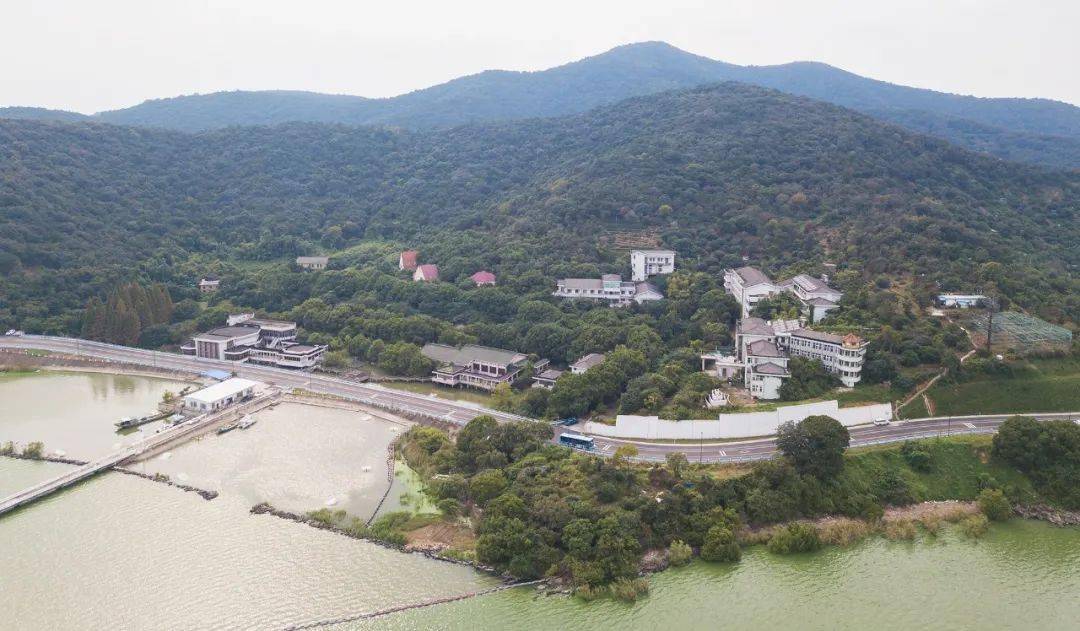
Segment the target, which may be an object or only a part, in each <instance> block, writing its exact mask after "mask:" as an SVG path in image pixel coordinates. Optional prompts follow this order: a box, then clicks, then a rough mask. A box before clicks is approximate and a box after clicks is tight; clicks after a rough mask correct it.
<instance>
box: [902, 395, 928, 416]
mask: <svg viewBox="0 0 1080 631" xmlns="http://www.w3.org/2000/svg"><path fill="white" fill-rule="evenodd" d="M898 416H899V417H900V418H927V417H929V416H930V410H927V409H926V401H924V400H923V398H922V397H921V396H918V397H915V398H914V399H913V400H912V401H911V403H908V404H907V405H905V406H904V407H902V408H900V412H899V414H898Z"/></svg>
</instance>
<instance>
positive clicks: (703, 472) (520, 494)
mask: <svg viewBox="0 0 1080 631" xmlns="http://www.w3.org/2000/svg"><path fill="white" fill-rule="evenodd" d="M1032 423H1034V421H1028V420H1026V419H1023V418H1015V419H1011V420H1010V421H1009V422H1008V423H1006V426H1005V427H1004V428H1003V431H1002V433H1001V434H1000V435H999V436H1000V439H995V440H994V442H993V443H992V444H991V441H990V440H989V439H988V438H964V439H952V440H926V441H918V442H909V443H904V444H903V445H900V446H896V447H877V448H870V449H863V450H857V451H854V452H850V453H849V452H847V446H848V442H849V437H848V433H847V430H846V428H844V427H843V426H841V425H840V424H839V423H837V422H836V421H835V420H833V419H831V418H829V417H825V416H818V417H810V418H808V419H806V420H804V421H803V422H801V423H799V424H789V425H787V426H785V427H784V428H782V430H781V433H780V436H779V438H778V444H779V446H780V448H781V450H782V452H783V454H784V456H783V457H782V458H778V459H775V460H771V461H765V462H760V463H756V464H754V465H752V466H749V467H741V468H739V469H738V470H737V471H736V472H735V473H734V474H732V475H725V474H723V471H724V470H725V469H723V468H717V467H710V466H701V465H692V464H690V463H689V462H687V460H686V458H685V457H684V456H682V455H672V456H670V457H669V458H668V460H667V462H666V463H664V464H662V465H660V464H657V465H643V464H637V463H635V462H634V461H633V460H632V458H633V455H634V452H633V450H632V449H620V450H619V451H617V452H616V453H615V454H614V455H613V456H612V457H609V458H600V457H597V456H592V455H588V454H583V453H580V452H573V451H571V450H569V449H567V448H565V447H560V446H556V445H552V444H550V443H548V442H546V441H547V439H548V438H549V437H550V429H549V428H548V427H547V426H545V425H539V424H530V423H508V424H498V423H496V422H495V421H494V420H493V419H491V418H489V417H479V418H477V419H474V420H473V421H472V422H470V423H469V424H468V425H466V426H465V427H464V428H463V429H462V430H461V431H460V432H459V433H458V435H457V436H456V440H453V439H451V438H450V437H448V436H447V435H446V434H444V433H443V432H441V431H439V430H436V429H433V428H429V427H415V428H413V429H411V430H410V431H409V432H407V433H406V434H404V435H403V437H402V442H401V445H400V448H401V452H402V454H403V455H404V457H405V458H406V460H407V461H408V463H409V464H410V465H411V466H412V467H413V468H415V469H416V470H417V471H418V472H419V473H420V474H421V476H422V477H423V478H424V479H425V480H426V481H427V488H426V492H427V493H429V494H430V495H431V496H432V498H433V499H434V500H435V501H436V502H437V503H438V505H439V506H440V507H443V506H445V507H446V509H445V511H444V512H445V518H454V519H459V518H460V519H464V520H467V522H468V523H470V524H471V526H472V528H473V530H474V532H475V533H476V535H477V538H476V544H475V557H476V559H477V560H478V561H479V562H481V563H484V564H489V565H492V566H494V567H495V568H497V569H499V570H500V571H505V572H507V573H509V574H511V575H513V576H515V577H518V578H522V579H526V578H537V577H543V576H548V577H558V578H560V579H562V580H565V581H566V582H568V583H569V584H571V585H572V586H573V587H574V588H575V590H576V591H577V593H578V594H579V595H580V596H582V597H583V598H588V599H591V598H595V597H598V596H599V595H604V594H605V593H607V594H610V595H615V596H616V597H619V598H629V595H630V594H631V593H633V592H634V591H635V590H632V589H631V588H630V585H629V584H628V583H627V582H626V581H633V580H634V579H636V578H638V577H639V573H640V571H641V569H642V559H643V556H644V557H646V558H648V557H652V556H654V553H653V552H651V551H660V553H661V556H664V557H666V562H667V563H670V564H672V565H680V564H683V563H685V562H687V561H688V560H689V558H690V557H691V556H693V555H697V556H699V557H700V558H701V559H703V560H707V561H712V562H727V563H730V562H737V561H738V560H739V558H740V557H741V547H742V546H745V545H752V544H766V545H767V546H768V548H769V550H770V551H772V552H775V553H778V554H789V553H799V552H808V551H812V550H816V549H818V548H819V547H821V546H823V545H849V544H851V543H854V542H856V541H859V540H861V539H863V538H865V537H867V536H870V535H872V534H881V535H883V536H886V537H888V538H892V539H912V538H914V537H916V536H917V534H918V533H925V534H926V536H935V535H937V534H938V533H939V531H940V529H941V527H942V525H943V524H945V523H959V522H963V526H962V529H963V531H964V532H965V533H968V534H970V535H972V536H977V535H979V534H981V533H982V532H985V530H986V523H985V522H986V519H987V518H989V519H990V520H999V519H1006V518H1008V517H1009V516H1010V515H1011V514H1012V506H1013V505H1015V504H1029V503H1036V502H1050V503H1051V504H1055V505H1058V506H1068V505H1070V504H1069V502H1071V501H1072V500H1071V496H1070V495H1069V494H1068V493H1067V492H1065V491H1066V490H1067V489H1068V488H1069V485H1070V484H1072V483H1074V482H1075V480H1074V478H1073V477H1070V476H1075V474H1076V471H1077V467H1078V466H1080V451H1071V452H1068V453H1067V454H1063V455H1062V454H1059V455H1053V454H1050V453H1047V454H1045V456H1043V457H1044V458H1046V460H1045V462H1044V461H1043V460H1039V461H1038V462H1040V463H1044V464H1047V465H1048V466H1049V468H1050V469H1052V470H1054V471H1056V472H1057V473H1055V474H1054V476H1052V477H1045V478H1044V477H1029V475H1027V474H1026V473H1025V472H1026V471H1028V469H1024V468H1023V467H1030V466H1034V465H1033V464H1032V463H1029V462H1026V461H1020V460H1017V454H1018V453H1020V452H1024V453H1027V452H1029V451H1030V446H1029V445H1027V443H1026V442H1025V441H1031V440H1035V441H1039V440H1046V438H1045V436H1042V435H1034V434H1032V433H1031V432H1032V430H1031V428H1030V427H1029V426H1030V425H1031V424H1032ZM1036 425H1037V427H1040V428H1041V427H1043V426H1044V425H1048V424H1042V423H1039V424H1036ZM1049 425H1050V427H1051V428H1052V429H1050V430H1047V431H1052V432H1060V433H1061V435H1060V436H1058V435H1057V434H1054V436H1055V442H1056V443H1061V442H1068V441H1074V440H1080V426H1076V425H1074V424H1071V423H1070V424H1064V423H1063V424H1060V425H1053V424H1049ZM1063 492H1064V494H1062V493H1063ZM954 500H962V501H961V502H959V503H957V502H956V501H954ZM927 502H929V503H927ZM905 507H907V508H905ZM984 513H985V515H984ZM976 514H977V516H976ZM646 553H649V554H646ZM605 590H606V591H605Z"/></svg>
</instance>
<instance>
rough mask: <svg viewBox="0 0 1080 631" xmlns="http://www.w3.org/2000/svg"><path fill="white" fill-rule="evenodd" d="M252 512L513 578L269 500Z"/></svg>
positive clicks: (257, 505) (504, 577)
mask: <svg viewBox="0 0 1080 631" xmlns="http://www.w3.org/2000/svg"><path fill="white" fill-rule="evenodd" d="M251 513H252V514H253V515H273V516H274V517H278V518H280V519H287V520H289V521H294V522H296V523H298V524H307V525H308V526H311V527H312V528H318V529H319V530H328V531H330V532H333V533H336V534H339V535H343V536H345V537H349V538H350V539H359V540H360V541H368V542H370V543H374V544H375V545H378V546H382V547H384V548H387V549H390V550H396V551H398V552H405V553H409V554H421V555H423V556H425V557H427V558H429V559H432V560H435V561H443V562H444V563H453V564H454V565H465V566H468V567H471V568H473V569H476V570H479V571H481V572H484V573H487V574H491V575H494V576H499V577H500V578H502V579H503V580H512V579H511V577H509V576H506V575H500V574H499V572H498V571H497V570H496V569H495V568H493V567H491V566H489V565H483V564H481V563H477V562H475V561H469V560H467V559H458V558H454V557H449V556H445V555H443V554H440V553H439V551H437V550H431V549H421V548H408V547H406V546H404V545H400V544H397V543H391V542H389V541H382V540H380V539H373V538H371V537H364V536H362V535H359V534H356V533H354V532H350V531H349V530H347V529H346V528H343V527H341V526H338V525H336V524H328V523H326V522H324V521H321V520H318V519H314V518H312V517H311V516H310V515H305V514H302V513H292V512H289V511H284V510H281V509H278V508H274V507H273V506H272V505H270V504H269V503H268V502H262V503H259V504H256V505H255V506H252V507H251Z"/></svg>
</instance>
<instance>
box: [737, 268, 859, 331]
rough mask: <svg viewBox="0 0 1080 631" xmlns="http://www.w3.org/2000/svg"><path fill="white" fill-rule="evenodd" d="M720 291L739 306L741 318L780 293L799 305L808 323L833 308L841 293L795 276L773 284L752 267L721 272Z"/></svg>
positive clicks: (805, 276)
mask: <svg viewBox="0 0 1080 631" xmlns="http://www.w3.org/2000/svg"><path fill="white" fill-rule="evenodd" d="M724 290H725V291H727V293H729V294H731V295H732V296H734V298H735V300H737V301H739V305H740V306H742V317H744V318H745V317H748V316H749V315H750V311H751V310H752V309H753V308H754V305H756V304H757V303H758V302H759V301H760V300H761V299H763V298H767V297H769V296H774V295H776V294H778V293H781V292H785V291H786V292H790V293H791V294H792V295H794V296H795V298H796V299H798V301H799V302H800V303H801V304H802V308H803V312H804V313H806V315H807V316H809V318H810V322H811V323H813V322H817V321H819V320H821V319H822V318H824V317H825V315H826V314H827V313H829V312H830V311H832V310H833V309H835V308H837V306H838V303H839V302H840V299H841V298H842V297H843V296H844V294H843V292H841V291H839V290H837V289H834V288H832V287H830V286H829V284H828V282H827V281H826V279H825V278H814V277H813V276H810V275H808V274H798V275H796V276H794V277H792V278H789V279H788V280H785V281H781V282H779V283H775V282H773V281H772V279H771V278H769V277H768V275H766V274H765V272H762V271H761V270H759V269H758V268H756V267H749V266H747V267H740V268H738V269H729V270H725V271H724Z"/></svg>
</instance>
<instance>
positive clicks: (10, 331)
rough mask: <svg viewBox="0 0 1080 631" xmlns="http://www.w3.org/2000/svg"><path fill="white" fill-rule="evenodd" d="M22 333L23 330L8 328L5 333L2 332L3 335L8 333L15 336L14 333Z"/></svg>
mask: <svg viewBox="0 0 1080 631" xmlns="http://www.w3.org/2000/svg"><path fill="white" fill-rule="evenodd" d="M22 334H23V332H22V331H19V330H17V329H8V331H7V333H4V335H10V336H12V337H15V336H16V335H22Z"/></svg>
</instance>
